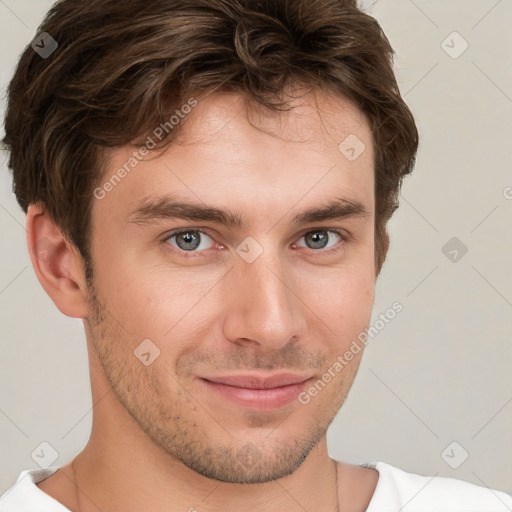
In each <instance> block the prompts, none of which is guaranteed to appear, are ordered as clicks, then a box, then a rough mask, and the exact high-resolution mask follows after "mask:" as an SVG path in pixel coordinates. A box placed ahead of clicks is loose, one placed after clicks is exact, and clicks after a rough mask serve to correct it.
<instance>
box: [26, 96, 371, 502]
mask: <svg viewBox="0 0 512 512" xmlns="http://www.w3.org/2000/svg"><path fill="white" fill-rule="evenodd" d="M294 105H295V108H294V109H293V110H292V111H290V112H285V113H275V112H274V113H271V112H268V111H260V110H258V109H251V110H249V111H247V109H246V106H245V103H244V101H243V100H242V98H241V96H239V95H237V94H234V93H230V94H227V93H226V94H213V95H210V96H208V97H207V98H206V99H204V100H201V101H199V104H198V106H197V107H196V108H195V109H194V110H193V112H192V113H191V114H189V116H188V117H187V119H186V120H185V124H184V126H183V128H184V130H183V132H181V134H180V138H179V140H178V141H177V142H176V143H173V144H172V145H171V146H170V147H169V148H168V149H167V150H166V151H165V152H163V153H160V154H153V155H151V156H150V157H148V158H146V159H145V161H143V162H141V163H139V164H138V166H137V167H136V170H133V171H132V172H131V173H130V174H129V175H128V176H126V177H125V178H124V179H123V180H122V182H120V183H119V184H118V185H117V186H116V187H115V188H114V189H113V190H112V191H111V192H109V193H108V194H106V196H105V197H104V198H103V199H101V200H100V199H96V198H95V199H93V206H92V260H93V267H94V279H93V282H92V283H89V284H88V285H87V283H86V282H85V276H84V271H83V262H82V260H81V258H80V256H79V254H78V252H77V251H76V249H75V248H74V247H73V245H72V244H70V243H69V242H68V241H67V240H66V239H65V238H64V237H63V236H62V233H61V231H60V230H59V228H58V227H57V226H56V225H55V224H54V223H53V221H52V219H51V218H50V217H49V216H48V215H46V214H45V212H44V210H43V209H42V208H41V206H40V205H37V204H34V205H31V206H30V208H29V211H28V215H27V239H28V244H29V246H30V247H37V245H38V244H41V243H42V241H43V240H44V244H45V247H46V248H48V247H50V249H49V250H47V252H46V253H45V255H46V256H45V257H44V258H41V257H38V256H37V251H31V257H32V262H33V265H34V269H35V272H36V274H37V277H38V279H39V281H40V282H41V284H42V286H43V287H44V289H45V290H46V292H47V293H48V295H49V296H50V297H51V299H52V300H53V301H54V303H55V304H56V305H57V307H58V308H59V310H60V311H61V312H62V313H64V314H66V315H68V316H71V317H75V318H82V319H83V322H84V328H85V333H86V338H87V347H88V354H89V365H90V377H91V387H92V398H93V403H94V408H93V425H92V432H91V436H90V440H89V442H88V444H87V446H86V447H85V449H84V450H83V451H82V452H81V453H80V454H79V455H78V456H77V457H76V458H75V463H74V466H75V470H76V481H77V484H78V488H79V489H80V493H79V495H78V496H79V497H78V498H77V492H76V489H75V485H74V482H75V476H74V474H73V471H72V468H71V466H70V464H68V465H66V466H64V467H63V468H62V469H61V470H60V471H58V472H57V473H55V474H54V475H53V476H51V477H49V478H47V479H46V480H44V481H43V482H41V483H39V484H38V486H39V488H40V489H42V490H43V491H44V492H46V493H48V494H49V495H51V496H53V497H54V498H55V499H57V500H58V501H60V502H61V503H62V504H64V505H65V506H66V507H68V508H69V509H70V510H79V509H81V511H82V512H88V511H94V510H102V511H107V510H108V511H109V512H118V511H119V512H121V511H122V512H132V511H140V510H162V511H164V510H169V511H171V510H172V511H174V510H176V511H178V510H183V511H186V510H194V509H196V510H198V511H201V512H203V511H204V512H208V511H218V510H223V511H227V512H229V511H235V510H237V511H238V510H241V509H242V510H246V511H253V510H254V511H256V510H259V511H261V510H265V511H266V512H273V511H277V510H279V511H282V510H289V511H303V510H315V511H318V512H320V511H326V512H327V511H331V512H332V511H333V510H335V507H336V505H335V504H336V500H337V489H336V487H335V482H336V479H335V464H337V465H338V472H339V488H338V493H339V510H340V511H351V512H354V511H358V510H361V511H363V510H365V509H366V506H367V505H368V503H369V501H370V499H371V497H372V495H373V492H374V489H375V486H376V483H377V479H378V473H377V472H376V471H375V470H372V469H366V468H361V467H359V466H352V465H349V464H345V463H341V462H338V463H335V462H334V461H333V460H332V459H331V458H330V457H329V455H328V452H327V444H326V430H327V428H328V426H329V424H330V423H331V421H332V419H333V418H334V416H335V414H336V413H337V411H338V410H339V408H340V407H341V406H342V404H343V402H344V400H345V398H346V396H347V394H348V392H349V390H350V388H351V386H352V383H353V380H354V378H355V375H356V373H357V369H358V366H359V363H360V359H361V356H362V353H363V351H361V352H359V353H358V354H356V355H355V356H354V359H353V360H352V361H351V363H350V364H348V365H347V366H346V367H344V368H343V370H342V371H341V372H340V373H339V374H337V376H336V378H333V379H332V381H331V382H329V384H328V385H326V386H325V388H324V389H322V391H321V392H319V393H318V394H317V395H316V396H315V397H312V399H311V401H310V402H309V403H308V404H306V405H303V404H301V403H300V402H299V401H298V400H293V401H292V402H291V403H289V404H286V405H285V406H283V407H281V408H278V409H277V410H272V411H255V410H249V409H247V408H245V407H242V406H240V405H238V404H235V403H233V402H231V401H229V400H227V399H226V398H224V397H223V396H221V395H220V394H218V393H216V392H214V391H212V390H211V389H210V388H209V387H208V386H205V384H204V381H202V380H201V379H200V378H199V377H200V376H215V375H226V374H233V373H243V372H257V373H258V374H259V375H265V374H270V373H271V371H272V373H275V372H276V370H283V371H284V370H286V371H292V372H300V373H301V374H304V375H307V376H308V377H310V378H311V381H310V382H311V383H314V382H316V381H317V380H318V379H320V378H321V377H322V375H323V374H324V373H325V372H326V371H327V369H328V368H329V367H330V366H332V364H333V363H334V362H335V361H336V358H337V357H338V356H339V355H341V354H343V353H344V352H345V351H346V350H347V349H348V348H349V347H350V344H351V342H352V341H353V340H354V339H356V337H357V335H358V334H359V333H360V332H361V331H363V330H364V329H365V328H366V327H367V326H368V325H369V322H370V316H371V311H372V306H373V302H374V287H375V279H376V271H375V258H374V253H375V245H374V222H375V217H374V215H375V198H374V168H373V159H374V153H373V147H372V140H371V132H370V129H369V126H368V123H367V121H366V119H365V117H364V116H363V115H362V113H361V112H360V111H359V110H358V109H357V107H355V106H354V105H353V104H352V103H351V102H349V101H348V100H346V99H344V98H342V97H339V96H334V95H332V94H329V93H327V92H325V91H313V92H310V93H308V94H306V95H302V96H301V97H300V98H299V99H297V100H295V102H294ZM349 134H356V135H357V137H358V138H359V139H360V140H361V141H363V143H364V144H365V146H366V150H365V151H364V152H363V153H362V154H361V156H359V158H357V159H356V160H355V161H349V160H348V159H347V158H346V157H345V156H344V155H343V154H342V153H341V152H340V151H339V150H338V146H339V144H340V142H341V141H343V140H344V139H345V137H347V136H348V135H349ZM132 153H133V148H128V147H117V148H114V149H113V150H111V151H110V153H109V154H108V156H109V163H108V169H107V171H106V173H105V179H108V178H109V177H110V176H111V175H112V174H113V173H114V172H115V171H116V170H117V169H118V168H120V167H121V166H122V165H123V163H124V162H126V160H127V159H128V158H129V157H130V156H131V154H132ZM166 194H173V195H175V196H179V198H180V200H183V201H188V202H195V203H200V204H203V205H204V204H207V205H209V206H215V207H218V208H229V209H230V210H231V211H233V212H236V213H237V214H239V215H241V216H243V218H244V219H245V221H246V226H245V227H244V228H238V227H234V226H228V225H224V224H221V223H218V222H213V221H199V222H198V221H190V220H183V219H169V218H167V219H153V220H151V221H149V222H144V223H134V222H130V221H129V219H130V212H131V211H132V210H133V209H134V208H135V206H136V205H137V204H139V203H140V201H141V200H143V199H144V198H147V197H153V198H154V197H156V196H160V195H166ZM336 198H346V199H349V200H356V201H359V202H360V203H362V204H363V205H364V207H365V209H366V211H367V215H366V216H354V217H349V218H344V219H337V220H327V221H320V222H312V223H308V224H304V225H300V226H296V225H294V224H292V221H291V219H292V218H293V216H294V215H296V214H297V213H298V212H300V211H302V210H305V209H308V208H313V207H321V206H324V205H325V204H326V203H327V202H329V201H331V200H333V199H336ZM182 228H187V229H189V230H193V229H201V230H204V231H205V233H206V234H207V235H208V236H207V237H204V238H203V239H202V242H201V246H200V248H199V249H196V252H195V253H193V254H194V255H196V257H195V258H186V257H184V256H183V255H187V254H189V255H190V254H191V252H190V251H184V250H183V249H180V246H179V245H178V240H177V238H176V237H174V238H169V237H170V235H171V232H172V231H173V230H176V229H182ZM333 229H339V230H340V231H341V232H342V233H345V234H349V235H350V236H349V238H348V239H347V240H346V241H343V240H342V239H341V238H340V237H338V236H337V235H336V234H335V233H332V232H331V230H333ZM311 232H313V233H315V232H320V233H322V234H323V235H328V236H329V242H328V245H329V247H328V248H327V249H321V248H315V246H313V248H311V247H309V246H308V242H307V240H306V236H305V235H306V234H308V233H311ZM249 236H250V237H252V238H254V239H255V240H256V241H257V242H258V243H259V244H260V246H261V247H262V248H263V253H262V254H261V255H260V256H259V257H258V258H257V259H256V260H255V261H254V262H252V263H248V262H246V261H245V260H244V259H243V258H242V257H240V256H239V255H238V254H237V252H236V249H237V247H239V246H240V244H241V243H242V242H243V241H244V240H245V239H246V238H247V237H249ZM309 243H311V242H309ZM322 251H323V252H322ZM327 251H331V252H329V253H328V252H327ZM145 339H150V340H151V341H152V343H154V344H155V345H156V346H158V348H159V350H160V355H159V356H158V357H157V358H156V359H155V360H154V362H152V363H151V364H150V365H148V366H145V365H144V364H142V363H141V361H140V360H139V359H138V358H137V357H135V356H134V350H135V349H136V348H137V346H138V345H139V344H140V343H141V341H142V340H145ZM206 454H207V455H206ZM77 500H79V502H78V501H77Z"/></svg>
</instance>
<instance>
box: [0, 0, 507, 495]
mask: <svg viewBox="0 0 512 512" xmlns="http://www.w3.org/2000/svg"><path fill="white" fill-rule="evenodd" d="M50 5H51V1H47V0H0V20H1V21H0V42H1V44H0V51H1V59H0V87H1V91H2V101H4V99H5V98H4V96H5V86H6V84H7V83H8V81H9V78H10V76H11V74H12V71H13V67H14V65H15V62H16V59H17V56H18V55H19V53H20V52H21V50H22V49H23V48H24V46H25V45H26V44H28V43H29V42H30V41H31V40H32V38H33V37H34V36H35V35H36V32H37V26H38V24H39V23H40V21H41V19H42V16H43V14H44V13H45V12H46V10H47V9H48V8H49V7H50ZM364 5H365V7H366V8H367V10H368V11H369V12H371V13H372V14H373V15H374V16H375V17H376V18H377V19H378V20H379V22H380V23H381V25H382V27H383V29H384V31H385V32H386V34H387V35H388V37H389V39H390V40H391V43H392V45H393V46H394V48H395V49H396V52H397V55H396V71H397V75H398V78H399V83H400V87H401V90H402V94H403V95H404V96H405V99H406V101H407V102H408V104H409V106H410V107H411V109H412V111H413V113H414V114H415V116H416V119H417V123H418V126H419V129H420V135H421V145H420V151H419V154H418V163H417V166H416V170H415V172H414V174H413V175H412V176H411V177H410V178H408V179H407V180H406V182H405V185H404V187H403V191H402V198H401V207H400V209H399V210H398V212H397V213H396V215H395V217H394V218H393V219H392V221H391V224H390V233H391V249H390V253H389V256H388V259H387V262H386V264H385V265H384V269H383V272H382V274H381V277H380V278H379V280H378V283H377V296H376V304H375V309H374V319H377V318H378V316H379V314H380V313H384V312H385V311H386V310H387V309H388V308H389V307H390V306H391V305H392V304H393V302H395V301H400V302H401V303H402V304H403V306H404V309H403V311H402V312H401V313H400V314H398V315H397V316H396V318H395V319H394V320H393V321H392V322H391V323H389V324H388V325H387V326H386V327H385V328H384V329H382V330H381V331H380V332H379V334H378V336H376V337H375V338H374V339H373V340H372V341H371V342H370V343H369V345H368V347H367V351H366V354H365V357H364V359H363V363H362V365H361V369H360V372H359V376H358V378H357V379H356V382H355V385H354V387H353V389H352V391H351V393H350V395H349V398H348V400H347V402H346V403H345V405H344V407H343V408H342V410H341V412H340V413H339V414H338V416H337V418H336V420H335V422H334V423H333V425H332V427H331V429H330V431H329V435H328V440H329V448H330V452H331V455H332V456H333V457H335V458H338V459H342V460H346V461H349V462H354V463H359V462H365V461H373V460H383V461H385V462H388V463H390V464H393V465H396V466H398V467H400V468H402V469H405V470H407V471H412V472H416V473H421V474H426V475H434V474H438V475H442V476H450V477H455V478H460V479H463V480H467V481H470V482H474V483H476V484H479V485H487V486H490V487H492V488H496V489H500V490H505V491H508V492H512V435H511V432H512V429H511V427H512V376H511V359H512V358H511V356H512V340H511V333H512V272H511V271H510V265H511V263H510V262H511V261H512V236H511V220H512V188H510V189H508V188H507V187H512V172H511V156H510V148H511V144H510V140H509V139H510V137H511V135H512V126H511V117H512V68H511V65H510V63H511V62H512V31H511V30H510V21H511V20H512V2H511V1H510V0H501V1H496V0H459V1H453V0H450V1H447V0H437V1H435V0H432V1H430V0H415V1H412V0H380V1H377V2H375V1H373V2H371V1H368V2H365V3H364ZM454 31H456V32H458V33H459V34H460V36H458V35H451V34H452V33H453V32H454ZM461 37H462V38H463V39H461ZM464 40H465V41H467V43H468V44H469V46H468V48H467V50H466V51H464V52H463V53H462V54H460V55H458V54H459V53H460V52H461V50H462V49H463V48H464ZM443 41H445V43H443ZM445 50H447V51H448V52H449V53H451V54H452V55H451V56H450V55H449V54H448V53H447V51H445ZM454 56H456V57H457V58H454ZM3 106H4V103H2V106H1V108H0V110H1V111H2V112H3V108H4V107H3ZM1 158H2V160H1V161H0V164H1V172H0V226H1V232H2V259H1V266H0V316H1V319H0V322H1V328H2V342H1V343H2V344H1V357H0V370H1V372H0V375H1V377H0V379H1V380H0V393H1V395H0V452H1V454H2V456H1V467H0V492H3V491H5V490H6V489H7V488H8V487H9V486H10V485H12V484H13V483H14V481H15V479H16V478H17V476H18V474H19V472H20V471H22V470H23V469H30V468H36V467H38V466H37V464H36V462H35V461H34V460H33V459H32V458H31V453H32V452H33V451H34V450H35V448H36V447H38V446H39V445H40V443H41V442H42V441H47V442H49V443H50V444H51V445H52V446H53V447H54V448H55V449H56V450H57V452H58V454H59V458H58V459H57V460H56V461H55V463H54V464H53V465H62V464H65V463H67V462H68V461H69V460H70V459H71V458H72V457H73V456H74V455H75V454H76V453H78V451H80V450H81V449H82V447H83V446H84V445H85V443H86V441H87V439H88V436H89V432H90V428H91V406H92V404H91V395H90V390H89V376H88V368H87V354H86V347H85V337H84V334H83V327H82V323H81V321H80V320H76V319H70V318H68V317H65V316H63V315H62V314H61V313H60V312H59V311H58V310H57V308H56V307H55V306H54V304H53V303H52V302H51V301H50V299H49V298H48V297H47V295H46V294H45V292H44V290H43V289H42V288H41V286H40V285H39V282H38V281H37V279H36V277H35V274H34V272H33V270H32V267H31V264H30V260H29V257H28V252H27V248H26V242H25V231H24V225H25V216H24V214H23V213H22V211H21V209H20V208H19V207H18V205H17V203H16V201H15V198H14V195H13V194H12V192H11V182H10V173H9V172H7V166H6V155H2V157H1ZM507 191H508V194H507ZM506 196H508V197H509V198H511V199H507V198H506ZM453 237H457V238H458V240H459V241H460V242H458V243H459V246H460V244H464V245H465V246H466V247H467V248H468V252H467V254H465V255H464V256H463V257H461V255H462V252H461V251H460V249H458V253H457V256H456V260H457V261H451V260H450V259H449V257H450V258H452V259H453V258H455V253H453V252H452V254H451V255H450V254H449V251H452V250H453V248H452V247H451V246H449V247H448V249H445V252H446V253H447V254H448V256H449V257H448V256H446V255H445V253H444V252H443V250H442V249H443V247H444V246H445V245H446V244H447V242H448V241H449V240H450V239H452V238H453ZM454 441H456V442H457V443H458V444H457V445H451V446H450V447H449V445H450V444H451V443H452V442H454ZM447 447H449V448H448V450H446V451H445V449H446V448H447ZM466 452H467V454H468V458H467V460H465V462H464V463H463V464H462V465H460V467H458V468H457V469H453V468H452V467H451V466H456V465H458V464H459V463H460V462H461V461H462V460H463V458H464V456H465V454H466ZM442 453H444V454H445V455H444V458H443V456H442ZM446 461H448V462H449V463H450V464H451V466H450V464H448V462H446Z"/></svg>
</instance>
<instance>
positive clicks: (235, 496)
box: [73, 429, 338, 512]
mask: <svg viewBox="0 0 512 512" xmlns="http://www.w3.org/2000/svg"><path fill="white" fill-rule="evenodd" d="M107 432H108V431H107ZM109 433H110V432H109ZM105 434H106V432H105V430H103V431H102V435H101V439H99V438H98V436H93V435H91V439H90V441H89V443H88V445H87V446H86V447H85V449H84V450H83V451H82V452H81V453H80V454H79V455H78V456H77V457H76V459H75V461H74V464H73V466H74V469H75V474H76V481H77V487H78V503H79V510H80V512H90V511H96V510H98V509H100V510H109V512H121V511H122V512H135V511H139V510H161V511H162V512H164V511H169V512H171V511H175V510H183V511H190V512H193V511H194V510H200V511H201V512H213V511H219V510H222V511H223V512H234V511H237V512H238V511H239V510H245V511H247V512H250V511H253V510H254V511H256V510H258V511H261V510H265V511H266V512H277V511H279V512H282V510H287V511H297V512H299V511H300V512H302V511H303V510H315V511H318V512H320V511H325V512H334V511H336V510H338V486H337V470H336V464H335V463H334V461H333V460H332V459H330V458H329V456H328V454H327V449H326V440H325V437H324V438H323V439H322V440H321V442H320V443H318V445H317V446H316V447H315V448H314V449H313V450H312V451H311V452H310V454H309V456H308V457H307V459H306V460H305V461H304V463H303V464H302V465H301V466H300V467H299V468H298V469H297V470H296V471H295V472H294V473H292V474H291V475H288V476H286V477H283V478H280V479H279V480H275V481H271V482H267V483H263V484H231V483H225V482H219V481H216V480H211V479H209V478H206V477H203V476H201V475H199V474H197V473H195V472H194V471H192V470H190V469H189V468H187V467H185V466H184V465H183V464H182V463H181V462H179V461H176V460H175V459H173V458H172V457H170V456H169V455H167V454H161V453H159V450H160V449H159V448H158V447H156V446H155V445H154V444H153V443H152V442H151V441H148V440H145V441H144V442H141V440H140V439H139V440H138V441H136V442H131V441H132V440H129V439H127V438H126V437H125V436H123V437H122V439H120V438H119V437H120V436H119V429H118V430H116V431H115V432H113V434H116V435H115V436H110V435H105ZM133 441H135V440H133Z"/></svg>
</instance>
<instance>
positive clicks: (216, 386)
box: [199, 373, 311, 411]
mask: <svg viewBox="0 0 512 512" xmlns="http://www.w3.org/2000/svg"><path fill="white" fill-rule="evenodd" d="M199 380H200V381H201V382H202V383H203V384H204V385H205V386H206V389H207V390H209V391H211V392H214V393H216V395H217V396H220V397H222V398H224V399H226V400H228V401H230V402H232V403H235V404H236V405H238V406H241V407H244V408H246V409H252V410H258V411H271V410H276V409H280V408H282V407H284V406H285V405H287V404H289V403H290V402H293V401H294V400H297V397H298V395H299V394H300V393H301V391H302V390H303V389H304V388H305V387H306V385H307V383H308V382H309V380H311V377H310V376H306V375H299V374H292V373H279V374H274V375H267V376H265V375H261V374H243V375H226V376H211V377H200V378H199Z"/></svg>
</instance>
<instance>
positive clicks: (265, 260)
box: [224, 252, 306, 353]
mask: <svg viewBox="0 0 512 512" xmlns="http://www.w3.org/2000/svg"><path fill="white" fill-rule="evenodd" d="M226 290H227V292H228V295H229V299H228V300H226V303H225V304H226V310H225V312H226V315H225V322H224V335H225V337H226V339H228V340H229V341H231V342H232V343H235V344H237V345H239V346H244V347H253V348H255V349H257V350H258V351H259V352H262V353H264V352H272V351H275V350H279V349H280V348H283V347H284V346H285V345H287V344H289V343H294V342H295V341H296V340H298V339H302V338H303V337H304V335H305V332H304V331H305V328H306V319H305V317H304V307H305V306H304V303H303V302H302V300H303V298H302V297H301V296H300V295H301V291H300V289H299V288H298V287H297V286H296V285H295V284H294V280H293V277H291V273H290V272H287V271H286V269H285V268H284V265H283V264H282V262H281V261H280V259H279V256H275V257H269V255H268V253H266V252H264V253H263V255H261V256H260V257H259V258H258V259H257V260H256V261H254V262H253V263H246V262H245V261H243V260H242V259H240V260H238V261H237V262H236V263H235V266H234V268H233V269H232V271H231V272H230V273H229V276H228V278H227V282H226Z"/></svg>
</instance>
